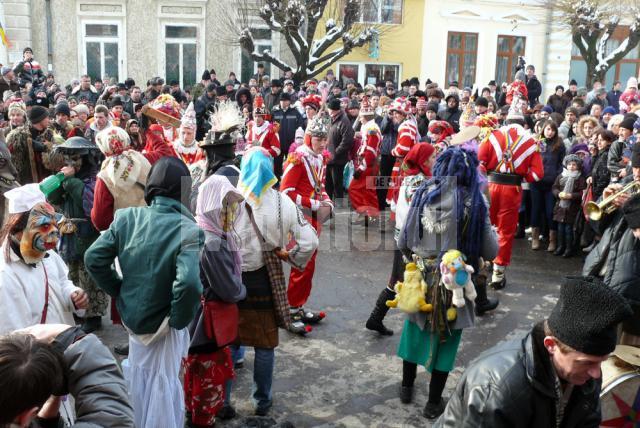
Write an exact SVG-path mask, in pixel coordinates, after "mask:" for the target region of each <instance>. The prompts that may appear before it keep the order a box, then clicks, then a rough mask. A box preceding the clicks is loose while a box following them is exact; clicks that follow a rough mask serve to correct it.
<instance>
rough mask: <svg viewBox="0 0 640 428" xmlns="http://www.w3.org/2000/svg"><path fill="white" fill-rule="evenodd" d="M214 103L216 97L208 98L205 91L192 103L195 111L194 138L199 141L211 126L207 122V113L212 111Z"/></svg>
mask: <svg viewBox="0 0 640 428" xmlns="http://www.w3.org/2000/svg"><path fill="white" fill-rule="evenodd" d="M215 105H216V97H215V96H213V97H211V98H209V97H208V96H207V93H206V92H205V93H204V94H202V95H201V96H200V98H198V99H197V100H196V102H195V103H194V106H193V108H194V110H195V111H196V123H197V130H196V140H197V141H201V140H202V139H203V138H204V136H205V134H206V133H207V131H208V130H209V129H210V128H211V125H210V124H209V115H210V114H211V112H212V111H213V109H214V108H215Z"/></svg>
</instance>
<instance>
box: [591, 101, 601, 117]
mask: <svg viewBox="0 0 640 428" xmlns="http://www.w3.org/2000/svg"><path fill="white" fill-rule="evenodd" d="M601 114H602V107H601V106H600V104H594V105H593V107H591V116H594V117H600V115H601Z"/></svg>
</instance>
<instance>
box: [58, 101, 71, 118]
mask: <svg viewBox="0 0 640 428" xmlns="http://www.w3.org/2000/svg"><path fill="white" fill-rule="evenodd" d="M55 114H64V115H67V116H71V109H70V108H69V104H67V103H63V102H60V103H59V104H58V105H57V106H56V110H55Z"/></svg>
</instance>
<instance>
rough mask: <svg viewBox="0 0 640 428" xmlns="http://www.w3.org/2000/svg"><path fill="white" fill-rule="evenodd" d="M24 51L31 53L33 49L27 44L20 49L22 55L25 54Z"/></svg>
mask: <svg viewBox="0 0 640 428" xmlns="http://www.w3.org/2000/svg"><path fill="white" fill-rule="evenodd" d="M25 52H31V53H33V49H31V48H30V47H29V46H27V47H26V48H24V49H22V55H24V54H25Z"/></svg>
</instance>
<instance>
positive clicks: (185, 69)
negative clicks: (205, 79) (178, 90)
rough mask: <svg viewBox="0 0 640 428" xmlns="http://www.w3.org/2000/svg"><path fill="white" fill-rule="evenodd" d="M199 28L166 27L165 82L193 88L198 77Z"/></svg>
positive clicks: (191, 26) (187, 26)
mask: <svg viewBox="0 0 640 428" xmlns="http://www.w3.org/2000/svg"><path fill="white" fill-rule="evenodd" d="M197 40H198V27H197V26H195V25H166V26H165V27H164V43H165V45H164V48H165V52H164V53H165V80H166V81H167V83H169V82H171V81H176V82H178V83H179V84H180V87H182V88H187V87H190V86H193V85H194V84H195V83H196V81H197V79H198V77H197V75H198V71H197V67H198V64H197V58H198V55H197V51H198V43H197Z"/></svg>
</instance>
